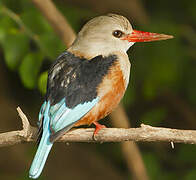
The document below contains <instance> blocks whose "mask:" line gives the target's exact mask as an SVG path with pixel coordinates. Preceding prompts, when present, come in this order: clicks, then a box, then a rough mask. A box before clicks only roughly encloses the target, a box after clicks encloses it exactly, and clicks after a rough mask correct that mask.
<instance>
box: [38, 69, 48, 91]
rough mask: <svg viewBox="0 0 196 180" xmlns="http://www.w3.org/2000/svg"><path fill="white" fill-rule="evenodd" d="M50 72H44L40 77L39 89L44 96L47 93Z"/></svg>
mask: <svg viewBox="0 0 196 180" xmlns="http://www.w3.org/2000/svg"><path fill="white" fill-rule="evenodd" d="M47 78H48V72H43V73H42V74H41V75H40V77H39V82H38V87H39V90H40V92H41V93H42V94H45V93H46V85H47Z"/></svg>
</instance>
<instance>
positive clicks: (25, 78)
mask: <svg viewBox="0 0 196 180" xmlns="http://www.w3.org/2000/svg"><path fill="white" fill-rule="evenodd" d="M42 60H43V55H42V54H41V53H29V54H27V55H26V56H25V57H24V59H23V61H22V63H21V65H20V68H19V74H20V77H21V80H22V82H23V84H24V86H25V87H27V88H29V89H33V88H35V87H36V84H37V78H38V72H39V69H40V66H41V63H42Z"/></svg>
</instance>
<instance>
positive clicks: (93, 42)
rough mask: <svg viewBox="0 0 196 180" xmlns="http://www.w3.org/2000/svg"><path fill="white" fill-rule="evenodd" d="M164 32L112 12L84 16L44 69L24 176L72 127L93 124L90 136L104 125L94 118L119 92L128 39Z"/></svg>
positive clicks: (124, 81)
mask: <svg viewBox="0 0 196 180" xmlns="http://www.w3.org/2000/svg"><path fill="white" fill-rule="evenodd" d="M170 38H172V36H171V35H165V34H158V33H150V32H143V31H137V30H133V28H132V26H131V24H130V22H129V21H128V19H127V18H125V17H123V16H121V15H117V14H107V15H102V16H98V17H95V18H93V19H91V20H90V21H89V22H87V23H86V24H85V25H84V26H83V28H82V29H81V31H80V32H79V33H78V35H77V37H76V39H75V41H74V42H73V44H72V45H71V46H70V47H69V48H68V49H67V50H66V51H65V52H63V53H62V54H61V55H60V56H59V57H58V58H57V59H56V61H54V63H53V64H52V66H51V67H50V69H49V72H48V81H47V92H46V96H45V101H44V103H43V105H42V106H41V109H40V113H39V121H38V126H39V135H38V141H39V146H38V149H37V152H36V154H35V157H34V160H33V162H32V165H31V168H30V171H29V177H30V178H33V179H36V178H38V177H39V176H40V174H41V172H42V170H43V167H44V165H45V162H46V159H47V157H48V154H49V152H50V150H51V148H52V146H53V144H54V142H55V141H56V140H57V139H58V138H60V137H61V136H62V135H63V134H65V133H66V132H67V131H69V130H70V129H71V128H72V127H76V126H80V125H91V124H94V125H95V126H96V128H95V131H94V136H95V135H96V134H97V133H98V131H99V130H100V129H101V128H104V127H105V126H103V125H101V124H99V123H98V120H100V119H102V118H104V117H105V116H107V115H108V114H109V113H110V112H111V111H112V110H113V109H114V108H115V107H116V106H117V105H118V104H119V102H120V100H121V99H122V97H123V95H124V93H125V90H126V88H127V85H128V82H129V74H130V67H131V64H130V62H129V57H128V55H127V50H128V49H129V48H130V47H131V46H132V45H133V44H134V43H136V42H147V41H157V40H165V39H170Z"/></svg>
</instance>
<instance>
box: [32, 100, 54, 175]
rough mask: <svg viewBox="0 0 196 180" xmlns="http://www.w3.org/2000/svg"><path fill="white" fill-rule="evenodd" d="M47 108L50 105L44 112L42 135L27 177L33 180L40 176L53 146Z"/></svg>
mask: <svg viewBox="0 0 196 180" xmlns="http://www.w3.org/2000/svg"><path fill="white" fill-rule="evenodd" d="M49 107H50V103H48V104H47V107H46V109H45V112H44V121H43V134H42V137H41V141H40V143H39V147H38V149H37V152H36V154H35V157H34V159H33V162H32V164H31V168H30V171H29V177H30V178H33V179H36V178H38V177H39V176H40V174H41V172H42V170H43V167H44V165H45V162H46V159H47V157H48V154H49V152H50V150H51V148H52V145H53V143H51V142H50V123H49V120H50V118H49V116H48V111H49Z"/></svg>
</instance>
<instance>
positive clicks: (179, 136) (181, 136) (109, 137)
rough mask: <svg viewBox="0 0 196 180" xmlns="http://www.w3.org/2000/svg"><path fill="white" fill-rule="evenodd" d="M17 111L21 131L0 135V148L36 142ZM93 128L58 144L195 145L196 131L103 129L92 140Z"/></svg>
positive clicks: (74, 133)
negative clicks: (160, 143) (135, 142)
mask: <svg viewBox="0 0 196 180" xmlns="http://www.w3.org/2000/svg"><path fill="white" fill-rule="evenodd" d="M17 111H18V113H19V115H20V118H21V119H22V123H23V129H22V130H20V131H11V132H6V133H0V147H3V146H10V145H14V144H19V143H24V142H32V141H35V140H36V138H35V137H36V134H37V129H36V128H35V127H32V126H31V125H30V124H29V121H28V119H27V117H26V116H25V114H24V113H23V112H22V110H21V109H20V108H19V107H18V108H17ZM94 130H95V129H94V128H78V129H73V130H71V131H69V132H68V133H66V134H65V135H63V136H62V137H61V138H60V139H59V140H58V142H100V143H102V142H122V141H143V142H173V143H185V144H196V130H179V129H170V128H158V127H152V126H149V125H144V124H142V125H141V127H140V128H129V129H123V128H104V129H102V130H100V131H99V133H98V134H97V135H96V140H94V138H93V132H94Z"/></svg>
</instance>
